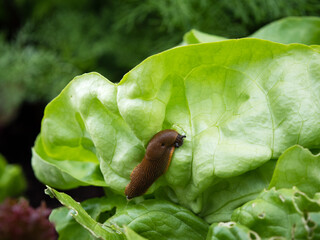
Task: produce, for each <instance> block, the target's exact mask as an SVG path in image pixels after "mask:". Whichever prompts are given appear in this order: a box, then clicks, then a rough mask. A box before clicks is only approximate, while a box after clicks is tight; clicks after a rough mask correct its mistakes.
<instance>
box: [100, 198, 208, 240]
mask: <svg viewBox="0 0 320 240" xmlns="http://www.w3.org/2000/svg"><path fill="white" fill-rule="evenodd" d="M106 223H109V224H111V225H116V226H120V227H122V226H128V227H129V228H131V229H132V230H134V231H135V232H136V233H138V234H139V235H141V236H143V237H145V238H147V239H163V240H165V239H185V238H186V236H188V239H205V238H206V235H207V231H208V224H207V223H206V222H205V221H204V220H202V219H201V218H199V217H197V216H196V215H194V214H193V213H192V212H190V211H189V210H187V209H185V208H184V207H182V206H179V205H176V204H173V203H170V202H168V201H161V200H146V201H143V202H141V203H138V204H129V205H128V206H125V207H123V208H121V209H117V212H116V214H115V215H114V216H113V217H111V218H109V219H108V220H107V222H106Z"/></svg>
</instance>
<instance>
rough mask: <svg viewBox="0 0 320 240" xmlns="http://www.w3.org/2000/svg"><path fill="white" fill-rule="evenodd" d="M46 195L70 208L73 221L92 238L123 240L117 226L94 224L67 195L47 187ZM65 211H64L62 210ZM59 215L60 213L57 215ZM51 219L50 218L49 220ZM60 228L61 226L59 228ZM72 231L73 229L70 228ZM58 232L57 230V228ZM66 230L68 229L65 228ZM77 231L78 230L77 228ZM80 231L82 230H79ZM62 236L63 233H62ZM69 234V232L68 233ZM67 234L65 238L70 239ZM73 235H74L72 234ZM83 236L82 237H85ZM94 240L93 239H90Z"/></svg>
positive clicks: (66, 222)
mask: <svg viewBox="0 0 320 240" xmlns="http://www.w3.org/2000/svg"><path fill="white" fill-rule="evenodd" d="M46 193H47V194H48V195H50V196H54V197H56V198H57V199H58V200H59V201H60V202H61V203H62V204H64V205H65V206H67V207H68V208H70V210H71V212H70V214H71V215H72V216H73V217H74V219H75V220H76V221H77V222H78V223H79V224H81V225H82V226H83V227H84V228H85V229H87V230H88V231H89V232H90V233H91V234H92V235H93V236H94V237H96V238H102V239H108V240H109V239H110V240H112V239H115V240H117V239H125V238H124V234H123V233H122V232H120V230H118V227H117V226H114V227H112V226H111V225H103V224H100V223H98V222H96V221H95V220H94V219H93V218H92V217H91V216H90V215H89V214H88V213H87V212H86V211H85V210H84V209H83V208H82V206H81V205H80V203H78V202H76V201H75V200H73V199H72V198H71V197H70V196H69V195H67V194H65V193H59V192H58V191H56V190H54V189H52V188H50V187H48V188H47V190H46ZM63 211H65V210H63ZM59 214H61V213H59ZM54 218H55V217H53V219H54ZM51 219H52V218H51ZM65 224H67V225H68V224H69V223H68V221H65ZM62 226H63V227H62V228H65V225H64V224H63V225H62ZM60 228H61V226H60ZM72 229H73V228H72ZM58 230H59V228H58ZM67 230H68V228H67ZM78 230H79V228H78ZM81 230H82V229H81ZM62 233H63V234H64V232H62ZM69 233H70V232H69ZM69 233H68V232H67V233H66V234H68V235H67V236H68V237H70V235H69ZM73 234H74V233H73ZM80 235H82V231H80ZM85 236H86V235H83V236H82V237H85ZM92 239H94V238H92Z"/></svg>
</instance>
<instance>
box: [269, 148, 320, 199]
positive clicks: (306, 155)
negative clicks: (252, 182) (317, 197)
mask: <svg viewBox="0 0 320 240" xmlns="http://www.w3.org/2000/svg"><path fill="white" fill-rule="evenodd" d="M319 173H320V155H319V154H318V155H313V154H312V153H311V152H310V151H309V150H308V149H305V148H303V147H301V146H293V147H291V148H289V149H288V150H286V151H285V152H284V153H283V154H282V155H281V156H280V157H279V160H278V162H277V165H276V168H275V170H274V174H273V176H272V180H271V182H270V185H269V188H272V187H275V188H277V189H279V188H291V187H293V186H296V187H297V188H299V189H300V190H301V191H302V192H304V193H306V194H308V195H309V196H311V197H312V196H313V195H314V194H315V193H317V192H320V174H319Z"/></svg>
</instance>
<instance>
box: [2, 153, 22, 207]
mask: <svg viewBox="0 0 320 240" xmlns="http://www.w3.org/2000/svg"><path fill="white" fill-rule="evenodd" d="M26 186H27V183H26V180H25V177H24V175H23V171H22V169H21V167H20V166H19V165H16V164H8V163H7V161H6V160H5V158H4V157H3V156H2V155H1V154H0V202H2V201H3V200H4V199H5V198H7V197H17V196H19V195H21V194H22V193H23V191H24V190H25V189H26Z"/></svg>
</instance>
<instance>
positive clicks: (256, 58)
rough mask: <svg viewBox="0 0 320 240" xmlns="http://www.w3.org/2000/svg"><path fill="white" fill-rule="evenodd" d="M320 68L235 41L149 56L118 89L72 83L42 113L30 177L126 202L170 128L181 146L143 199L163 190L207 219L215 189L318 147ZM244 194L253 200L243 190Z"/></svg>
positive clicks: (306, 50) (305, 53) (314, 54)
mask: <svg viewBox="0 0 320 240" xmlns="http://www.w3.org/2000/svg"><path fill="white" fill-rule="evenodd" d="M244 49H245V51H244ZM319 62H320V54H319V52H318V51H316V50H314V48H311V47H308V46H305V45H298V44H294V45H282V44H277V43H272V42H268V41H264V40H258V39H241V40H228V41H221V42H216V43H208V44H200V45H189V46H184V47H177V48H174V49H171V50H169V51H166V52H163V53H161V54H158V55H154V56H152V57H150V58H148V59H147V60H145V61H144V62H142V63H141V64H140V65H138V66H137V67H135V68H134V69H133V70H131V71H130V72H129V73H128V74H126V75H125V76H124V77H123V79H122V80H121V82H120V83H119V84H113V83H111V82H109V81H108V80H107V79H105V78H104V77H102V76H101V75H99V74H97V73H90V74H85V75H82V76H79V77H77V78H75V79H74V80H73V81H72V82H71V83H70V84H69V85H68V86H67V87H66V88H65V89H64V90H63V91H62V93H61V94H60V95H59V96H58V97H57V98H56V99H54V100H53V101H52V102H51V103H49V104H48V106H47V107H46V110H45V115H44V118H43V121H42V128H41V133H40V135H39V137H38V139H37V142H36V145H35V147H34V149H33V153H34V154H33V159H32V161H33V167H34V170H35V173H36V175H37V177H38V178H39V179H40V180H41V181H42V182H44V183H47V184H49V185H51V186H55V187H57V188H60V189H66V188H71V187H75V186H78V185H86V184H91V185H97V186H107V187H109V188H112V189H113V191H115V192H117V193H119V194H122V195H123V192H124V189H125V186H126V185H127V184H128V182H129V179H130V173H131V171H132V170H133V168H134V167H135V166H136V165H137V164H138V163H139V162H140V161H141V159H142V158H143V155H144V152H145V147H146V144H147V142H148V141H149V139H150V138H151V137H152V136H153V135H154V134H155V133H156V132H158V131H160V130H162V129H167V128H173V129H176V130H177V131H178V132H180V133H184V134H186V135H187V138H186V140H185V143H184V145H183V146H182V147H181V148H179V149H177V150H176V151H175V153H174V156H173V159H172V162H171V165H170V167H169V169H168V171H167V173H166V174H165V175H164V176H163V177H161V178H160V179H159V180H158V181H157V182H156V183H155V184H154V185H153V186H152V187H151V188H150V189H149V191H148V193H152V192H154V191H155V190H156V189H157V188H159V187H160V186H164V187H165V189H166V191H170V192H171V193H173V194H171V195H173V197H172V199H173V200H174V199H175V200H176V201H177V202H178V203H179V204H181V205H183V206H186V207H188V208H190V209H192V211H193V212H195V213H200V212H201V211H202V210H203V209H204V208H206V209H207V210H206V211H208V212H214V211H212V209H210V205H209V204H208V203H209V202H208V200H207V199H208V198H205V197H204V194H203V193H204V192H206V193H205V194H207V195H210V191H212V193H214V192H215V188H214V186H215V185H216V184H218V183H219V182H222V181H224V180H225V179H227V178H233V177H236V176H239V175H241V174H244V173H246V172H248V171H251V170H254V169H256V168H258V167H260V166H262V165H263V164H264V163H266V162H268V161H269V160H270V159H277V158H278V157H279V156H280V154H281V153H282V152H283V151H284V150H285V149H287V148H288V147H290V146H292V145H294V144H300V145H302V146H304V147H307V148H310V149H315V148H317V149H318V148H319V147H320V103H319V101H318V100H319V94H318V93H319V89H320V81H319V80H320V75H319ZM40 161H41V162H42V163H43V164H36V162H40ZM58 172H60V173H61V174H58ZM69 180H70V183H69ZM241 191H243V193H241V194H242V195H248V194H250V193H251V186H250V184H249V183H247V184H244V187H243V190H241ZM254 192H255V193H256V192H257V191H256V190H254ZM228 201H229V200H228ZM208 206H209V207H208ZM212 207H213V206H212ZM213 208H214V207H213ZM202 213H203V212H202Z"/></svg>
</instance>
